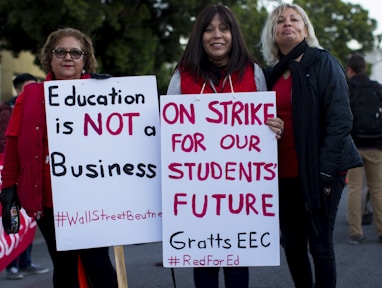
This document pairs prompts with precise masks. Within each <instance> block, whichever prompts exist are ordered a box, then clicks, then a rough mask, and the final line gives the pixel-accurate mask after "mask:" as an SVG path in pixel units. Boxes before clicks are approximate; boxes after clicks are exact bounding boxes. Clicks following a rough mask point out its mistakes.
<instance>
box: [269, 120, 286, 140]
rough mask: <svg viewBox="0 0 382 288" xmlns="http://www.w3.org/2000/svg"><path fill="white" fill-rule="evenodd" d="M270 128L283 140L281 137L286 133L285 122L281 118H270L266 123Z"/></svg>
mask: <svg viewBox="0 0 382 288" xmlns="http://www.w3.org/2000/svg"><path fill="white" fill-rule="evenodd" d="M265 124H267V125H268V126H269V128H270V129H271V130H272V131H273V132H275V133H276V138H277V139H281V136H283V133H284V121H283V120H281V119H280V118H278V117H276V118H268V120H267V122H266V123H265Z"/></svg>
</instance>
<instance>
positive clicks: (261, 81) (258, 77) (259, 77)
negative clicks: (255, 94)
mask: <svg viewBox="0 0 382 288" xmlns="http://www.w3.org/2000/svg"><path fill="white" fill-rule="evenodd" d="M254 71H255V83H256V88H257V91H267V90H268V89H267V82H266V81H265V76H264V73H263V70H262V69H261V68H260V66H259V65H257V64H256V63H255V64H254Z"/></svg>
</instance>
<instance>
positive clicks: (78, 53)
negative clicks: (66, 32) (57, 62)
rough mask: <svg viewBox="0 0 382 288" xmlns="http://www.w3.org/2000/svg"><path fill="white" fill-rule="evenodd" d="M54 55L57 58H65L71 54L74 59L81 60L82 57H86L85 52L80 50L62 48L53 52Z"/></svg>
mask: <svg viewBox="0 0 382 288" xmlns="http://www.w3.org/2000/svg"><path fill="white" fill-rule="evenodd" d="M52 53H53V54H54V55H56V57H57V58H65V57H66V54H68V53H69V54H70V57H71V58H72V59H80V58H81V56H82V55H85V52H84V51H81V50H79V49H71V50H64V49H61V48H58V49H54V50H52Z"/></svg>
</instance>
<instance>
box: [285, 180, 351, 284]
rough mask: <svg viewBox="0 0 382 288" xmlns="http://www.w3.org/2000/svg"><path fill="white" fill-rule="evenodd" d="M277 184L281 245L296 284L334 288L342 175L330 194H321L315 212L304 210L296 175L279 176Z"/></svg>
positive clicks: (342, 183)
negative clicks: (317, 208) (281, 177)
mask: <svg viewBox="0 0 382 288" xmlns="http://www.w3.org/2000/svg"><path fill="white" fill-rule="evenodd" d="M279 185H280V186H279V209H280V229H281V244H282V246H283V247H284V251H285V256H286V259H287V262H288V267H289V271H290V273H291V276H292V278H293V282H294V284H295V287H297V288H311V287H316V288H334V287H335V286H336V260H335V253H334V246H333V230H334V224H335V219H336V215H337V210H338V204H339V201H340V198H341V195H342V190H343V188H344V185H345V176H344V175H341V176H338V177H336V179H335V184H334V187H333V190H332V192H331V193H330V194H329V196H326V195H324V193H323V194H322V199H321V209H320V210H318V211H307V209H306V206H305V201H304V196H303V191H302V189H301V186H300V184H299V180H298V178H285V179H280V182H279ZM308 249H309V250H308ZM309 252H310V255H311V256H312V260H313V261H312V264H313V267H314V279H315V284H314V280H313V272H312V265H311V261H310V257H309Z"/></svg>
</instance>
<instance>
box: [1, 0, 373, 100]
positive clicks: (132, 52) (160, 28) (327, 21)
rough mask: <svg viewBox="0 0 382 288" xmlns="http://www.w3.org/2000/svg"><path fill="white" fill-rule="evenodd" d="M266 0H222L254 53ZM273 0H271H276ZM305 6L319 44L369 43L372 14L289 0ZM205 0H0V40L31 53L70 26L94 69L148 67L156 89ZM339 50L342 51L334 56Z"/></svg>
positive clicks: (337, 4)
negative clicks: (88, 43)
mask: <svg viewBox="0 0 382 288" xmlns="http://www.w3.org/2000/svg"><path fill="white" fill-rule="evenodd" d="M264 2H266V3H268V2H272V1H265V0H263V1H257V0H236V1H234V0H227V1H224V4H225V5H227V6H228V7H230V8H231V9H232V10H233V11H234V13H235V15H236V17H237V18H238V20H239V22H240V23H241V27H242V31H243V34H244V37H245V38H246V41H247V44H248V47H249V49H250V50H251V51H252V53H253V54H254V55H255V56H256V57H257V58H258V59H259V60H260V61H262V57H261V54H260V52H259V47H258V43H259V40H260V34H261V30H262V27H263V23H264V21H265V19H266V16H267V14H268V12H267V10H266V9H265V8H264V5H265V3H264ZM276 2H277V1H276ZM295 2H296V3H298V4H300V5H301V6H302V7H304V8H305V9H306V11H307V12H308V13H309V11H312V12H311V13H309V16H310V17H311V20H312V22H313V24H314V26H315V28H316V32H317V35H318V38H319V40H320V42H321V44H322V45H323V46H324V47H325V48H327V49H328V50H330V51H331V52H333V54H334V55H336V56H338V57H339V58H340V59H343V57H346V56H347V55H348V54H349V53H350V49H349V48H348V47H347V46H346V43H347V42H348V41H350V40H351V39H357V40H358V42H360V43H361V44H362V45H363V49H364V50H365V51H367V50H369V49H370V48H371V47H372V45H373V36H372V32H373V31H374V30H375V27H376V22H375V20H371V19H369V18H368V12H367V11H365V10H363V9H362V8H361V7H360V6H359V5H352V4H345V3H342V2H341V1H340V0H332V1H325V0H316V1H303V0H301V1H295ZM209 3H210V1H208V0H183V1H179V0H61V1H52V0H12V1H9V0H0V41H1V48H3V49H8V50H10V51H13V52H14V54H15V55H17V54H18V53H19V52H20V51H25V50H26V51H31V52H32V53H34V54H36V55H37V54H38V53H39V49H40V48H41V47H42V45H43V44H44V41H45V40H46V37H47V35H48V34H49V33H50V32H52V31H53V30H55V29H57V28H59V27H64V26H70V27H74V28H78V29H80V30H82V31H83V32H85V33H86V34H88V35H89V36H90V37H91V38H92V39H93V41H94V46H95V51H96V57H97V60H98V62H99V71H100V72H104V73H110V74H112V75H115V76H119V75H148V74H149V75H156V76H157V81H158V90H159V94H164V93H165V92H166V89H167V85H168V81H169V79H170V75H171V73H172V69H173V64H174V63H175V62H176V61H177V60H178V59H179V57H180V55H181V52H182V49H183V46H182V45H181V44H180V43H181V42H180V41H181V39H187V37H188V35H189V34H190V32H191V28H192V25H193V21H194V20H195V18H196V16H197V15H198V13H199V12H200V10H201V9H202V8H203V7H204V6H205V5H206V4H209ZM341 57H342V58H341Z"/></svg>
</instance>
